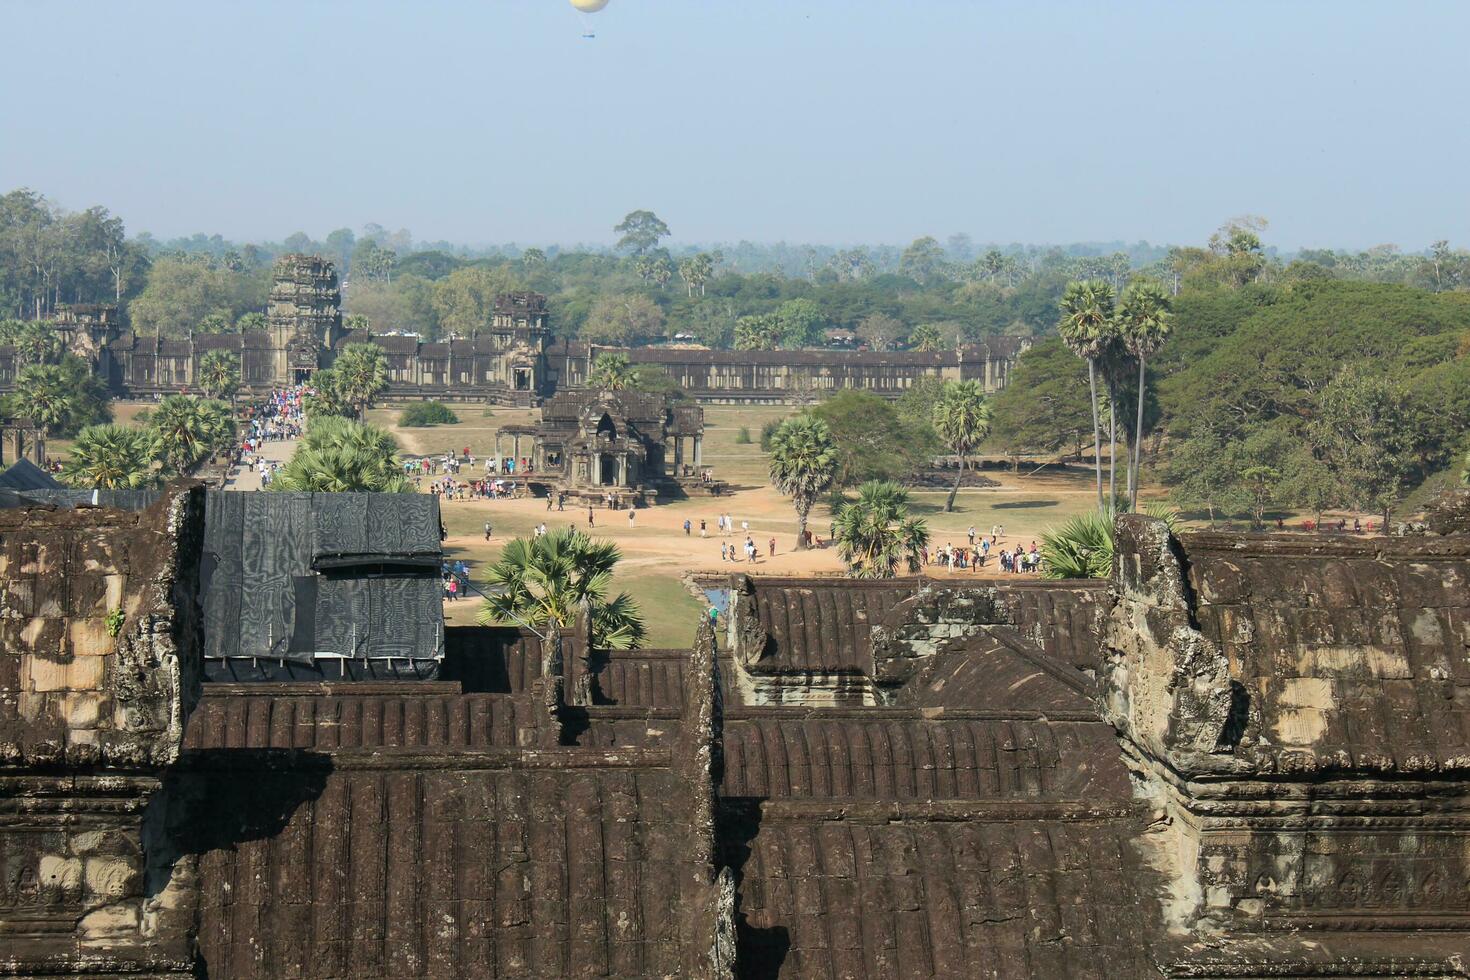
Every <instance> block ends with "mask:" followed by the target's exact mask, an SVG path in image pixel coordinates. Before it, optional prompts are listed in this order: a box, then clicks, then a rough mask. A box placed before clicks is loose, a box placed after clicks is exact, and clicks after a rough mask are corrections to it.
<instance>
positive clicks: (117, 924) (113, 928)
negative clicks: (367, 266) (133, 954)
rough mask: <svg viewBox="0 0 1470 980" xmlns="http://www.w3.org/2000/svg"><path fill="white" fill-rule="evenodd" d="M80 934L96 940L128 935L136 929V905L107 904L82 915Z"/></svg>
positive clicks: (87, 938)
mask: <svg viewBox="0 0 1470 980" xmlns="http://www.w3.org/2000/svg"><path fill="white" fill-rule="evenodd" d="M80 927H81V932H82V936H83V938H84V939H86V940H91V941H98V940H106V939H118V938H121V937H126V936H130V935H132V934H135V933H136V932H137V931H138V907H137V906H136V905H134V904H132V903H127V904H118V905H108V906H104V907H103V908H100V909H98V910H97V911H95V912H89V913H87V914H86V915H85V916H83V917H82V921H81V923H80Z"/></svg>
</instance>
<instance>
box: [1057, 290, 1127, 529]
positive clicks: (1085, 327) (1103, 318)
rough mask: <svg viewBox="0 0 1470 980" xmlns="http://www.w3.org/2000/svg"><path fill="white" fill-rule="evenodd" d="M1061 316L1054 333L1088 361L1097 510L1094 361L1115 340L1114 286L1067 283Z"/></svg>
mask: <svg viewBox="0 0 1470 980" xmlns="http://www.w3.org/2000/svg"><path fill="white" fill-rule="evenodd" d="M1061 310H1062V317H1061V320H1060V321H1059V322H1058V323H1057V333H1058V334H1059V335H1060V336H1061V338H1062V342H1063V343H1064V344H1066V345H1067V348H1068V349H1069V350H1070V351H1071V352H1072V353H1074V354H1076V355H1077V356H1078V357H1080V358H1082V359H1083V360H1085V361H1086V362H1087V384H1088V388H1089V389H1090V391H1091V394H1092V447H1093V449H1092V467H1093V471H1094V473H1095V474H1096V477H1097V507H1098V510H1107V509H1108V508H1107V507H1105V506H1104V505H1103V484H1102V427H1101V423H1100V422H1099V420H1098V412H1097V362H1098V360H1099V359H1100V358H1101V357H1102V356H1103V355H1104V354H1105V353H1106V352H1107V349H1108V347H1109V346H1111V345H1112V343H1113V340H1114V338H1115V334H1116V330H1117V327H1116V325H1115V324H1114V322H1113V287H1112V286H1110V285H1108V283H1106V282H1105V281H1103V280H1101V279H1083V280H1081V281H1079V282H1071V283H1068V284H1067V289H1066V291H1065V292H1064V293H1062V301H1061Z"/></svg>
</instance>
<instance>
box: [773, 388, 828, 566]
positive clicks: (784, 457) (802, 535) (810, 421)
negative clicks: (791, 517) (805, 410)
mask: <svg viewBox="0 0 1470 980" xmlns="http://www.w3.org/2000/svg"><path fill="white" fill-rule="evenodd" d="M770 453H771V459H770V464H769V472H770V476H771V483H772V485H774V486H775V488H776V489H777V490H779V491H781V493H783V494H785V495H786V496H788V497H790V498H791V503H792V506H793V507H795V508H796V547H797V549H798V550H802V549H805V548H806V546H807V543H806V539H807V533H806V525H807V517H808V515H810V514H811V511H812V505H814V504H815V503H816V502H817V498H818V497H820V496H821V495H822V494H823V493H825V492H826V491H827V490H828V489H829V488H830V487H831V486H832V480H833V479H834V478H835V477H836V475H837V458H838V454H837V446H836V445H835V444H834V443H833V441H832V431H831V430H830V429H829V428H827V423H826V422H823V421H822V420H821V419H819V418H815V417H813V416H810V415H796V416H793V417H791V418H789V419H786V420H785V421H783V422H782V423H781V424H780V425H779V426H777V427H776V430H775V431H774V432H772V433H771V441H770Z"/></svg>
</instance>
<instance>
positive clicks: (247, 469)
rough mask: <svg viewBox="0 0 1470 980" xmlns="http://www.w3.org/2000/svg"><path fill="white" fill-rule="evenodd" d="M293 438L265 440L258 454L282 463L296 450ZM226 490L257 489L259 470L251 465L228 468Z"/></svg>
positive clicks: (295, 441) (258, 485)
mask: <svg viewBox="0 0 1470 980" xmlns="http://www.w3.org/2000/svg"><path fill="white" fill-rule="evenodd" d="M296 443H297V440H295V439H281V440H278V441H276V442H267V443H265V444H264V445H262V446H261V447H260V452H259V454H258V455H260V456H262V457H264V458H265V459H268V460H271V461H273V462H280V463H284V462H285V461H286V460H288V459H290V458H291V454H292V453H293V452H295V451H296ZM225 489H226V490H259V489H260V471H259V470H257V469H256V468H255V467H253V466H244V465H241V466H237V467H235V468H234V469H232V470H230V473H229V476H227V477H225Z"/></svg>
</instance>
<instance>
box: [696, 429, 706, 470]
mask: <svg viewBox="0 0 1470 980" xmlns="http://www.w3.org/2000/svg"><path fill="white" fill-rule="evenodd" d="M703 465H704V436H695V437H694V468H695V469H699V468H700V467H701V466H703Z"/></svg>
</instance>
